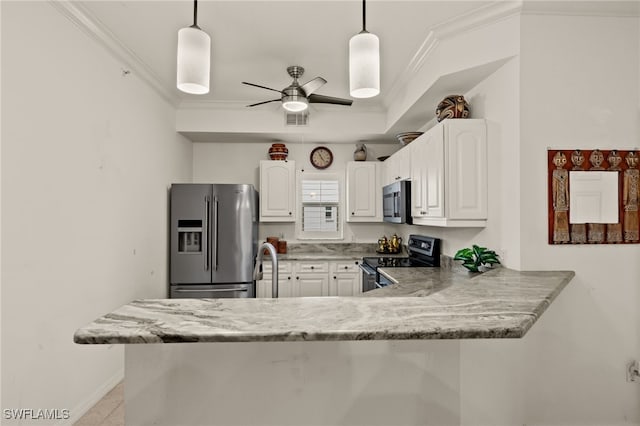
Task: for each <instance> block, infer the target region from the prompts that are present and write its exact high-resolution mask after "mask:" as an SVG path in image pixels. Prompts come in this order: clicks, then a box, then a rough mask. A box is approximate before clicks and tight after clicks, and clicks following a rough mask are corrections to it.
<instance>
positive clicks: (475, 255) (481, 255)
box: [453, 244, 500, 272]
mask: <svg viewBox="0 0 640 426" xmlns="http://www.w3.org/2000/svg"><path fill="white" fill-rule="evenodd" d="M453 260H462V266H464V267H465V268H467V269H468V270H470V271H471V272H480V269H479V268H480V266H482V265H489V267H491V266H493V265H495V264H496V263H500V260H498V255H497V254H496V252H495V251H493V250H487V248H486V247H479V246H477V245H475V244H474V245H473V246H472V248H463V249H461V250H458V252H457V253H456V255H455V257H454V258H453Z"/></svg>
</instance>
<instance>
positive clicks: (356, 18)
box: [81, 0, 491, 109]
mask: <svg viewBox="0 0 640 426" xmlns="http://www.w3.org/2000/svg"><path fill="white" fill-rule="evenodd" d="M488 3H491V2H490V1H455V0H447V1H430V0H413V1H397V0H393V1H375V0H373V1H372V0H370V1H369V2H367V29H368V30H369V31H370V32H372V33H374V34H376V35H378V36H379V37H380V50H381V86H382V92H381V95H380V96H378V97H376V98H373V99H369V100H357V99H356V100H354V107H356V108H367V109H369V108H374V109H375V108H381V109H384V107H385V106H384V105H385V94H386V93H388V92H389V90H390V88H391V87H392V86H393V84H394V82H395V81H396V80H397V79H398V78H399V77H400V76H401V75H402V73H403V71H404V70H405V68H406V67H407V66H408V64H409V63H410V61H411V59H412V57H413V55H414V54H415V53H416V52H417V51H418V49H419V48H420V46H421V44H422V43H423V41H424V39H425V37H426V36H427V34H428V32H429V29H430V28H432V27H433V26H434V25H436V24H440V23H443V22H445V21H447V20H451V19H453V18H455V17H457V16H460V15H463V14H466V13H470V12H472V11H473V10H475V9H478V8H481V7H483V6H484V5H486V4H488ZM81 5H82V7H83V9H84V11H85V12H87V13H88V14H89V15H90V17H92V18H93V19H94V20H97V21H99V23H101V24H102V25H103V26H104V27H106V29H107V30H108V31H109V32H111V33H112V35H113V36H114V37H115V38H116V39H118V40H119V41H120V42H121V43H122V44H123V45H124V46H126V47H127V48H128V49H129V50H130V51H131V53H133V55H135V56H137V58H138V59H139V60H140V61H141V62H142V63H144V64H145V65H146V67H147V68H148V69H150V70H151V73H152V74H154V75H155V77H156V78H157V80H158V81H160V84H161V85H162V87H163V88H165V90H167V91H168V92H169V93H172V94H173V96H174V97H175V98H176V99H178V100H179V101H194V100H195V101H207V102H223V103H224V102H230V103H237V102H242V103H246V104H249V103H253V102H258V101H262V100H267V99H273V98H274V97H273V93H272V92H269V91H267V90H262V89H258V88H253V87H248V86H245V85H242V84H241V82H242V81H248V82H252V83H256V84H260V85H264V86H268V87H273V88H275V89H282V88H284V87H286V86H287V85H288V84H289V83H290V81H291V79H290V77H289V76H288V75H287V73H286V67H287V66H289V65H301V66H303V67H304V68H305V69H306V72H305V75H304V76H303V77H302V79H301V81H302V82H306V81H307V80H309V79H311V78H314V77H316V76H322V77H324V78H325V79H326V80H327V81H328V83H327V84H326V85H325V86H323V87H322V88H321V89H320V90H318V92H317V93H319V94H324V95H330V96H338V97H349V87H348V86H349V82H348V42H349V38H350V37H351V36H353V35H354V34H356V33H358V32H359V31H360V29H361V26H362V21H361V19H362V18H361V17H362V15H361V13H362V9H361V8H362V2H361V1H359V0H340V1H338V0H333V1H331V0H323V1H312V0H298V1H266V0H263V1H243V0H234V1H221V0H201V1H199V2H198V25H199V26H200V28H202V29H203V30H204V31H206V32H207V33H208V34H209V35H210V36H211V39H212V64H211V91H210V93H209V94H207V95H202V96H196V95H187V94H184V93H181V92H180V91H178V90H177V89H176V88H175V75H176V46H177V33H178V30H179V29H180V28H182V27H186V26H190V25H191V24H192V19H193V2H192V1H191V0H179V1H86V2H82V3H81ZM276 97H277V95H276ZM275 105H277V104H275ZM275 105H274V104H268V105H264V106H262V107H256V108H277V106H275ZM329 108H337V109H342V108H345V107H341V106H330V107H329Z"/></svg>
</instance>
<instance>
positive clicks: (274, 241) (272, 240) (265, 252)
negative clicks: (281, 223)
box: [264, 237, 280, 254]
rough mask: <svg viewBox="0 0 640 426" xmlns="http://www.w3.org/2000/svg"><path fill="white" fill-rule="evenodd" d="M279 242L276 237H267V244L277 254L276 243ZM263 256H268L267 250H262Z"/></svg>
mask: <svg viewBox="0 0 640 426" xmlns="http://www.w3.org/2000/svg"><path fill="white" fill-rule="evenodd" d="M279 240H280V238H278V237H267V242H268V243H269V244H271V245H272V246H273V248H274V249H276V252H278V241H279ZM264 254H269V250H267V249H264Z"/></svg>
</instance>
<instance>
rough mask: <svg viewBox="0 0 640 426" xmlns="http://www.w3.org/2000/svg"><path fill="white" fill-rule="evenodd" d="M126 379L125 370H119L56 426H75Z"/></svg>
mask: <svg viewBox="0 0 640 426" xmlns="http://www.w3.org/2000/svg"><path fill="white" fill-rule="evenodd" d="M122 379H124V368H121V369H119V370H118V371H117V372H116V373H115V374H114V375H113V376H111V377H110V378H109V379H108V380H107V381H105V382H104V383H103V384H102V385H100V387H99V388H98V389H96V390H95V391H94V392H93V393H92V394H91V395H89V396H88V397H87V398H85V399H84V401H81V402H80V403H79V404H78V405H76V406H75V407H73V408H72V409H71V410H70V414H71V415H70V416H69V418H68V419H66V420H61V421H59V422H57V423H54V426H73V424H74V423H75V422H77V421H78V420H80V418H81V417H82V416H84V415H85V414H86V412H87V411H89V410H90V409H91V407H93V406H94V405H96V403H97V402H98V401H100V400H101V399H102V398H104V396H105V395H106V394H107V393H109V391H110V390H111V389H113V388H114V387H115V386H116V385H117V384H118V383H120V382H121V381H122Z"/></svg>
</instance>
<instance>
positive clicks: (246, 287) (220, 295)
mask: <svg viewBox="0 0 640 426" xmlns="http://www.w3.org/2000/svg"><path fill="white" fill-rule="evenodd" d="M170 292H171V294H170V297H171V299H203V298H211V299H245V298H251V297H255V290H254V284H253V283H247V284H214V285H212V284H202V285H199V284H191V285H172V286H171V289H170Z"/></svg>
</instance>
